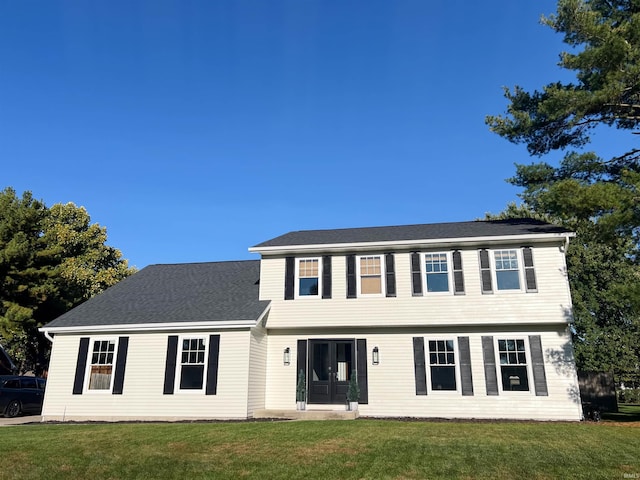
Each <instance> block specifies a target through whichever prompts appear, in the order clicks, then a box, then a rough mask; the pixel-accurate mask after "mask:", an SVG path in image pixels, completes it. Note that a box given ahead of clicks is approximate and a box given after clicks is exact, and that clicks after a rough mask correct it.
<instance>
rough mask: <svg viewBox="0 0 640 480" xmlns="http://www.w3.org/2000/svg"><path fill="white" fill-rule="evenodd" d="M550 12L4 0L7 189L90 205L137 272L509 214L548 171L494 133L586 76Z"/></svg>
mask: <svg viewBox="0 0 640 480" xmlns="http://www.w3.org/2000/svg"><path fill="white" fill-rule="evenodd" d="M555 6H556V4H555V2H553V1H547V0H540V1H535V2H530V1H514V0H489V1H486V2H468V1H460V0H446V1H443V0H441V1H436V0H434V1H425V0H415V1H410V0H394V1H391V0H388V1H377V0H367V1H365V0H363V1H349V0H340V1H339V0H318V1H312V0H291V1H280V0H269V1H262V0H260V1H259V0H253V1H244V0H235V1H225V0H216V1H210V0H206V1H199V0H193V1H184V0H176V1H165V0H150V1H136V0H125V1H120V0H108V1H106V0H96V1H54V0H52V1H44V0H40V1H35V0H34V1H12V0H0V165H1V166H2V168H1V169H0V188H4V187H7V186H11V187H13V188H15V189H16V190H17V191H18V192H19V193H21V192H22V191H24V190H30V191H32V192H33V194H34V196H35V197H36V198H40V199H42V200H44V201H45V203H46V204H47V205H52V204H54V203H58V202H64V203H66V202H73V203H75V204H76V205H81V206H84V207H85V208H86V209H87V211H88V212H89V214H90V215H91V218H92V221H93V222H97V223H99V224H100V225H102V226H105V227H106V228H107V231H108V234H109V240H108V243H109V244H110V245H112V246H114V247H116V248H118V249H120V250H121V251H122V253H123V256H124V257H125V258H127V259H128V260H129V262H130V264H131V265H134V266H137V267H138V268H142V267H144V266H146V265H148V264H153V263H178V262H199V261H217V260H230V259H245V258H254V256H253V255H252V254H249V253H248V252H247V248H248V247H250V246H252V245H255V244H257V243H259V242H261V241H264V240H267V239H269V238H272V237H275V236H277V235H280V234H282V233H286V232H288V231H291V230H306V229H318V228H343V227H361V226H375V225H399V224H412V223H431V222H445V221H462V220H473V219H475V218H478V217H482V216H483V215H484V214H485V212H494V213H497V212H499V211H501V210H502V209H503V208H504V207H505V205H506V204H507V203H508V202H509V201H513V200H516V198H517V193H518V189H517V188H515V187H512V186H510V185H509V184H507V183H506V182H505V181H504V179H505V178H507V177H510V176H511V175H513V173H514V167H513V164H514V163H515V162H518V163H529V162H531V161H532V160H534V159H530V158H529V156H528V154H527V151H526V148H525V147H524V146H521V145H520V146H518V145H512V144H510V143H508V142H507V141H506V140H503V139H501V138H500V137H498V136H497V135H495V134H493V133H491V132H490V131H489V129H488V128H487V126H486V125H485V123H484V117H485V116H486V115H487V114H498V113H502V112H503V111H504V110H505V108H506V100H505V99H504V98H503V96H502V90H501V87H502V86H513V85H516V84H519V85H522V86H523V87H525V88H527V89H535V88H540V87H541V86H542V85H544V84H546V83H549V82H552V81H556V80H560V79H568V78H571V77H569V76H568V75H567V73H566V72H563V71H561V70H560V69H559V67H558V66H557V61H558V53H559V52H560V51H561V50H563V49H566V46H565V45H564V44H562V38H561V36H560V35H557V34H555V33H553V31H552V30H551V29H549V28H548V27H545V26H543V25H541V24H540V23H539V18H540V15H541V14H549V13H552V12H553V11H554V10H555ZM559 157H560V154H558V155H556V156H555V157H554V156H553V155H552V156H550V158H549V159H547V160H548V161H552V162H553V161H554V159H555V160H557V158H559Z"/></svg>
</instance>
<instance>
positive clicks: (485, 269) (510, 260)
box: [478, 247, 538, 294]
mask: <svg viewBox="0 0 640 480" xmlns="http://www.w3.org/2000/svg"><path fill="white" fill-rule="evenodd" d="M478 254H479V260H480V279H481V284H482V293H489V294H491V293H493V291H494V289H496V290H498V291H505V292H509V291H511V292H521V291H523V290H524V291H527V292H537V291H538V285H537V281H536V273H535V268H534V265H533V249H532V248H531V247H523V248H517V249H516V248H511V249H503V250H492V251H489V250H486V249H482V250H479V251H478Z"/></svg>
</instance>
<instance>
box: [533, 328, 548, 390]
mask: <svg viewBox="0 0 640 480" xmlns="http://www.w3.org/2000/svg"><path fill="white" fill-rule="evenodd" d="M529 350H530V351H531V370H532V371H533V385H534V386H535V389H536V395H537V396H538V397H546V396H547V395H549V391H548V390H547V375H546V373H545V371H544V356H543V354H542V341H541V340H540V335H530V336H529Z"/></svg>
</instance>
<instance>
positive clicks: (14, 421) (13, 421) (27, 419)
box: [0, 415, 42, 427]
mask: <svg viewBox="0 0 640 480" xmlns="http://www.w3.org/2000/svg"><path fill="white" fill-rule="evenodd" d="M41 421H42V417H41V416H40V415H26V416H24V417H15V418H5V417H0V427H6V426H8V425H24V424H25V423H39V422H41Z"/></svg>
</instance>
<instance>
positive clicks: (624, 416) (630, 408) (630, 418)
mask: <svg viewBox="0 0 640 480" xmlns="http://www.w3.org/2000/svg"><path fill="white" fill-rule="evenodd" d="M618 410H619V411H618V413H613V412H602V420H609V421H612V422H640V405H632V404H629V403H621V404H620V405H618Z"/></svg>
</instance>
